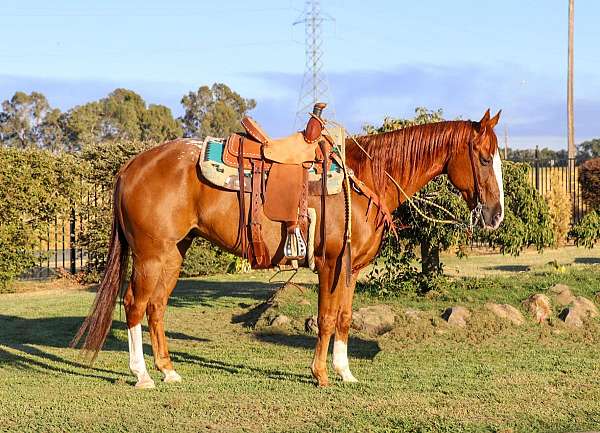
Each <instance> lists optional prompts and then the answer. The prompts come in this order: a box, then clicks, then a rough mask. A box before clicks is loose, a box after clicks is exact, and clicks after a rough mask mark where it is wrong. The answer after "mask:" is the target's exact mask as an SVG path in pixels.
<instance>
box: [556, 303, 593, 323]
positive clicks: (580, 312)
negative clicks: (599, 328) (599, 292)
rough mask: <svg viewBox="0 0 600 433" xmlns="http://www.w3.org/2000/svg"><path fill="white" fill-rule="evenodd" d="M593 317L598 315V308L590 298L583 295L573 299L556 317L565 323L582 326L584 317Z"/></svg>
mask: <svg viewBox="0 0 600 433" xmlns="http://www.w3.org/2000/svg"><path fill="white" fill-rule="evenodd" d="M594 317H598V308H597V307H596V305H594V303H593V302H592V301H591V300H589V299H587V298H584V297H583V296H577V297H576V298H575V299H573V302H571V305H570V306H569V307H567V308H565V309H564V310H562V311H561V312H560V314H559V315H558V318H559V319H560V320H562V321H563V322H565V324H566V325H569V326H573V327H579V326H582V325H583V321H584V319H593V318H594Z"/></svg>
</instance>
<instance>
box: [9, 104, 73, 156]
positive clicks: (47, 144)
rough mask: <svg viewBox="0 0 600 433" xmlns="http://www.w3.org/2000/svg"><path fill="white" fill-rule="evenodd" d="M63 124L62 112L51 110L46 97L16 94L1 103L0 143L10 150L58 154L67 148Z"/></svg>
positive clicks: (55, 109)
mask: <svg viewBox="0 0 600 433" xmlns="http://www.w3.org/2000/svg"><path fill="white" fill-rule="evenodd" d="M63 122H64V115H63V113H61V112H60V110H59V109H57V108H52V107H50V104H49V103H48V100H47V99H46V97H45V96H44V95H43V94H41V93H39V92H31V94H29V95H28V94H27V93H24V92H16V93H15V94H14V95H13V97H12V98H11V99H10V100H6V101H4V102H2V112H1V113H0V140H1V141H2V143H3V144H4V145H5V146H8V147H17V148H27V147H39V148H42V149H48V150H52V151H58V150H60V149H62V148H63V146H64V134H63V131H62V128H63V126H62V125H63Z"/></svg>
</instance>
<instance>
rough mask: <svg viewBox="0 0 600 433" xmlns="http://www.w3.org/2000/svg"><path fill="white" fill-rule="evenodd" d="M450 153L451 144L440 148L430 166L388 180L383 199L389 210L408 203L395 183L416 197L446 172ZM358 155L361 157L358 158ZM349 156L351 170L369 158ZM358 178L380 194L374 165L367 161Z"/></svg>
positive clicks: (355, 154) (422, 165)
mask: <svg viewBox="0 0 600 433" xmlns="http://www.w3.org/2000/svg"><path fill="white" fill-rule="evenodd" d="M354 146H356V145H354ZM449 152H450V146H449V143H444V145H442V146H440V150H439V151H438V152H437V153H436V155H435V158H434V159H433V160H432V161H430V163H429V164H421V165H416V166H415V167H414V168H413V169H412V170H410V173H409V172H403V173H400V175H399V176H395V177H394V178H393V179H394V181H392V180H391V179H388V181H387V187H386V189H385V194H384V195H383V197H382V199H383V201H384V203H385V204H386V206H387V207H388V209H389V210H390V211H391V212H393V211H394V210H395V209H396V208H398V207H399V206H400V205H401V204H402V203H403V202H404V201H406V197H405V196H404V194H403V193H402V192H401V191H399V189H398V187H397V186H396V185H395V183H397V184H398V185H399V186H400V187H401V188H402V190H403V191H404V193H406V195H408V196H409V197H410V196H412V195H414V194H415V193H416V192H417V191H419V190H420V189H421V188H423V187H424V186H425V185H427V184H428V183H429V182H430V181H431V180H432V179H433V178H435V177H436V176H438V175H440V174H442V173H443V172H444V170H445V168H446V164H447V162H448V159H449V156H450V155H449ZM357 155H360V156H358V157H357ZM348 156H349V159H348V165H349V166H350V167H351V168H354V167H358V166H359V163H358V158H361V157H362V158H365V159H367V156H366V155H365V154H364V153H361V151H358V152H350V153H349V155H348ZM406 158H409V155H406ZM358 176H359V177H360V180H362V181H363V182H364V183H365V184H366V185H367V186H368V187H369V188H371V189H372V190H374V191H375V192H376V193H380V191H377V187H376V185H375V182H374V180H373V165H372V163H371V161H367V162H366V164H364V166H363V169H362V170H360V173H358Z"/></svg>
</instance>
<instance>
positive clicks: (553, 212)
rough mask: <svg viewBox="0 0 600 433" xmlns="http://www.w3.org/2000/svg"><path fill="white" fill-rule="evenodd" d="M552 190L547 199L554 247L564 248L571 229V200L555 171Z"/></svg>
mask: <svg viewBox="0 0 600 433" xmlns="http://www.w3.org/2000/svg"><path fill="white" fill-rule="evenodd" d="M550 187H551V189H550V190H549V191H548V192H546V195H545V199H546V203H547V204H548V210H549V212H550V219H551V221H552V231H553V232H554V237H555V239H554V245H553V246H554V247H559V246H563V245H564V244H565V243H566V242H567V236H568V234H569V230H570V228H571V215H572V211H571V200H570V198H569V194H567V192H566V191H565V189H564V187H563V185H562V184H561V179H560V174H559V172H558V171H556V170H554V171H553V172H552V175H551V177H550Z"/></svg>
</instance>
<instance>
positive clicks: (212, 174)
mask: <svg viewBox="0 0 600 433" xmlns="http://www.w3.org/2000/svg"><path fill="white" fill-rule="evenodd" d="M225 140H226V139H223V138H215V137H206V139H205V140H204V143H203V144H202V151H201V152H200V159H199V160H198V165H199V167H200V173H202V176H203V177H204V179H206V180H207V181H208V182H209V183H211V184H213V185H214V186H216V187H218V188H225V189H228V190H230V191H239V189H240V185H239V182H238V170H237V168H233V167H229V166H228V165H226V164H225V163H224V162H223V151H224V150H225ZM343 182H344V173H343V172H342V169H341V168H340V167H339V166H338V165H337V164H336V163H335V162H332V164H331V167H330V168H329V171H328V172H327V195H334V194H338V193H340V192H341V191H342V186H343ZM244 184H245V189H244V190H245V191H246V192H251V191H252V187H251V173H250V170H244ZM308 193H309V195H313V196H317V195H321V175H320V174H318V173H317V172H316V170H315V169H314V167H313V168H311V169H309V170H308Z"/></svg>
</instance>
